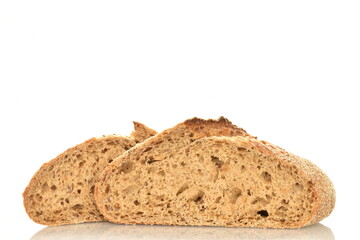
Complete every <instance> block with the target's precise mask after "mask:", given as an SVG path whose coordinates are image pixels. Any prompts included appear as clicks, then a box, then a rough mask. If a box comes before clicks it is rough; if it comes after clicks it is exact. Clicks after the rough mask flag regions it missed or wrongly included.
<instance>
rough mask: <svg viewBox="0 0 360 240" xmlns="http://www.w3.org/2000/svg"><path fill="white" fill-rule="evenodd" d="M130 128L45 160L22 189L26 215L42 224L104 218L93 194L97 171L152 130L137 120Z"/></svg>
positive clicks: (89, 220) (149, 135) (148, 134)
mask: <svg viewBox="0 0 360 240" xmlns="http://www.w3.org/2000/svg"><path fill="white" fill-rule="evenodd" d="M134 128H135V132H134V133H133V136H132V137H122V136H117V135H109V136H103V137H100V138H91V139H89V140H87V141H86V142H84V143H81V144H79V145H77V146H75V147H73V148H70V149H68V150H67V151H65V152H64V153H62V154H60V155H59V156H57V157H56V158H55V159H53V160H51V161H50V162H48V163H45V164H44V165H43V166H42V167H41V168H40V169H39V170H38V171H37V172H36V173H35V175H34V176H33V178H32V179H31V181H30V183H29V185H28V186H27V188H26V189H25V191H24V193H23V198H24V206H25V209H26V212H27V213H28V215H29V217H30V218H31V219H32V220H34V221H35V222H37V223H40V224H44V225H61V224H72V223H79V222H93V221H104V217H103V216H102V215H101V214H100V213H99V211H98V210H97V208H96V206H95V202H94V196H93V193H94V185H95V182H96V181H97V178H98V176H99V174H100V173H101V171H102V170H103V169H104V168H105V167H106V166H107V165H108V164H109V163H110V162H111V161H113V159H114V158H115V157H117V156H119V155H121V154H122V153H124V152H125V151H127V150H129V149H130V148H132V147H133V146H135V145H136V142H140V141H143V140H145V139H146V138H148V137H151V136H153V135H155V134H156V132H155V131H154V130H152V129H150V128H147V127H146V126H145V125H143V124H141V123H135V122H134ZM138 136H141V138H139V137H138Z"/></svg>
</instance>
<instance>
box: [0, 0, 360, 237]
mask: <svg viewBox="0 0 360 240" xmlns="http://www.w3.org/2000/svg"><path fill="white" fill-rule="evenodd" d="M359 81H360V2H359V1H356V0H353V1H350V0H342V1H331V0H330V1H319V0H311V1H308V0H303V1H288V0H284V1H278V0H274V1H256V0H255V1H195V0H192V1H184V0H183V1H156V0H153V1H136V0H134V1H74V0H71V1H65V0H63V1H35V0H34V1H10V0H0V107H1V108H0V115H1V116H0V141H1V142H0V147H1V149H0V150H1V168H0V169H1V172H0V189H1V191H0V196H1V197H0V208H1V209H0V212H1V217H0V239H30V238H31V237H32V236H33V235H34V234H35V233H36V232H37V231H39V230H40V229H42V228H43V226H41V225H38V224H35V223H34V222H32V221H31V220H30V219H29V218H28V217H27V215H26V213H25V211H24V208H23V206H22V196H21V194H22V192H23V190H24V189H25V187H26V185H27V184H28V182H29V180H30V178H31V177H32V175H33V174H34V172H35V171H36V170H37V169H38V168H39V167H40V166H41V165H42V164H43V163H44V162H46V161H49V160H50V159H52V158H54V157H56V156H57V155H58V154H60V153H61V152H62V151H64V150H66V149H67V148H69V147H72V146H73V145H75V144H78V143H81V142H83V141H85V140H86V139H88V138H90V137H93V136H100V135H103V134H111V133H118V134H123V135H128V134H129V133H130V131H131V130H132V123H131V121H133V120H135V121H140V122H143V123H145V124H147V125H148V126H149V127H152V128H154V129H156V130H158V131H161V130H164V129H166V128H168V127H172V126H173V125H175V124H177V123H179V122H181V121H183V120H185V119H187V118H190V117H194V116H198V117H203V118H216V117H218V116H220V115H223V116H225V117H227V118H229V119H230V120H231V121H232V122H233V123H235V124H237V125H238V126H240V127H243V128H245V129H246V130H247V131H248V132H249V133H251V134H252V135H255V136H258V137H259V138H260V139H265V140H267V141H270V142H272V143H274V144H277V145H280V146H281V147H283V148H285V149H287V150H289V151H291V152H293V153H295V154H297V155H300V156H302V157H305V158H308V159H310V160H312V161H313V162H314V163H315V164H317V165H318V166H320V167H321V168H322V169H323V170H324V171H325V172H326V173H327V174H328V175H329V177H330V178H331V179H332V180H333V182H334V184H335V187H336V191H337V204H336V208H335V210H334V212H333V213H332V215H331V216H330V217H328V218H327V219H325V220H323V221H322V224H323V225H325V226H327V227H329V228H330V229H331V231H332V232H333V234H334V236H335V238H336V239H359V235H360V234H359V231H358V230H357V226H358V221H359V216H360V208H359V202H360V189H359V183H360V181H359V161H360V146H359V143H360V140H359V139H360V137H359V135H360V126H359V122H360V114H359V103H360V97H359V95H360V87H359V84H358V83H359ZM215 231H217V230H215ZM170 232H171V231H170ZM146 234H147V233H146V231H144V236H145V237H144V238H145V239H146ZM223 234H224V233H222V236H226V234H225V235H223ZM287 234H288V233H287V232H286V231H285V233H284V236H285V238H286V235H287ZM185 235H186V234H185ZM185 235H182V236H183V237H184V238H185ZM169 236H170V237H169V239H171V234H170V235H169ZM200 236H201V234H200ZM148 237H149V238H151V236H148ZM262 237H263V238H262V239H270V236H269V237H267V236H266V234H265V235H263V236H262ZM61 239H67V238H66V237H63V238H61ZM234 239H235V238H234ZM271 239H275V238H271ZM299 239H300V238H299ZM311 239H316V238H311ZM323 239H325V238H323Z"/></svg>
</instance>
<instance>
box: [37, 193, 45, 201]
mask: <svg viewBox="0 0 360 240" xmlns="http://www.w3.org/2000/svg"><path fill="white" fill-rule="evenodd" d="M35 199H36V201H38V202H41V201H42V199H43V197H42V196H41V195H40V194H38V193H37V194H36V195H35Z"/></svg>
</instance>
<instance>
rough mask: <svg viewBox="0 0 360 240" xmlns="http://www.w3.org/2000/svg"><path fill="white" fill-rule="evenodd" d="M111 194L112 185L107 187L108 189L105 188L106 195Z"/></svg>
mask: <svg viewBox="0 0 360 240" xmlns="http://www.w3.org/2000/svg"><path fill="white" fill-rule="evenodd" d="M109 192H110V185H107V186H106V188H105V193H106V194H107V193H109Z"/></svg>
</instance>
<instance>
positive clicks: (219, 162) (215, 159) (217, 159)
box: [211, 156, 224, 168]
mask: <svg viewBox="0 0 360 240" xmlns="http://www.w3.org/2000/svg"><path fill="white" fill-rule="evenodd" d="M211 161H212V162H213V163H214V164H215V166H216V167H218V168H221V167H222V166H223V165H224V162H223V161H221V160H220V159H219V158H218V157H216V156H211Z"/></svg>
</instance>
